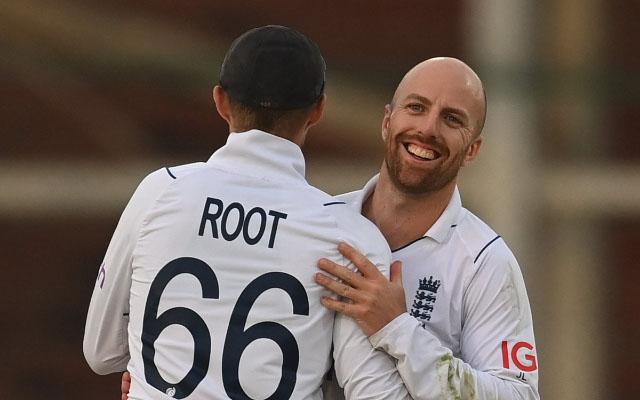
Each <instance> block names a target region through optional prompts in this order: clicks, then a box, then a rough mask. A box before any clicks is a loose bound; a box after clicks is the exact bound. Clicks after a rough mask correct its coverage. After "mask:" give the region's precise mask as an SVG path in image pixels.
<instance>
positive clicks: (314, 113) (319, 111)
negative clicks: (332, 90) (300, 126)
mask: <svg viewBox="0 0 640 400" xmlns="http://www.w3.org/2000/svg"><path fill="white" fill-rule="evenodd" d="M326 104H327V95H325V94H323V95H322V97H321V98H320V100H319V101H318V102H317V103H316V104H315V105H314V106H313V109H312V110H311V114H310V115H309V119H308V121H307V129H308V128H311V127H312V126H314V125H315V124H317V123H318V122H319V121H320V119H321V118H322V116H323V115H324V107H325V105H326Z"/></svg>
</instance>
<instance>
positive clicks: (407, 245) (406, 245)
mask: <svg viewBox="0 0 640 400" xmlns="http://www.w3.org/2000/svg"><path fill="white" fill-rule="evenodd" d="M428 237H429V236H423V237H420V238H417V239H416V240H414V241H412V242H409V243H407V244H405V245H404V246H401V247H398V248H397V249H394V250H391V252H392V253H395V252H396V251H400V250H402V249H404V248H405V247H409V246H411V245H412V244H414V243H415V242H417V241H420V240H422V239H426V238H428Z"/></svg>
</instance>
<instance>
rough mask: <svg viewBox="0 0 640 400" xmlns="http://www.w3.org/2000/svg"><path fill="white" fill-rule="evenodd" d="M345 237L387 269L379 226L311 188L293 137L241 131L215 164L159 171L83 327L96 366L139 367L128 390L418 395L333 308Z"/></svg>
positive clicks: (116, 248)
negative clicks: (321, 272)
mask: <svg viewBox="0 0 640 400" xmlns="http://www.w3.org/2000/svg"><path fill="white" fill-rule="evenodd" d="M339 241H346V242H349V243H351V244H353V245H354V246H356V247H357V248H359V249H361V250H362V251H364V252H365V253H366V254H367V255H368V256H369V257H371V258H372V260H373V261H374V263H375V264H376V265H377V266H378V267H379V268H380V269H381V271H383V273H385V274H388V265H389V261H390V252H389V249H388V247H387V245H386V242H385V241H384V238H383V237H382V235H381V234H380V233H379V232H378V231H377V229H376V228H375V227H374V226H373V224H371V223H370V222H369V221H367V220H366V219H365V218H363V217H362V216H360V215H359V214H358V213H355V212H353V210H352V209H350V208H348V207H347V206H346V205H345V204H344V203H340V202H335V201H334V199H333V198H332V197H331V196H330V195H328V194H326V193H324V192H322V191H320V190H318V189H316V188H314V187H312V186H310V185H309V184H308V183H307V181H306V180H305V178H304V158H303V156H302V152H301V151H300V148H299V147H298V146H297V145H295V144H294V143H292V142H290V141H288V140H285V139H282V138H279V137H276V136H273V135H270V134H268V133H265V132H262V131H257V130H253V131H248V132H243V133H233V134H230V135H229V138H228V140H227V143H226V145H225V146H223V147H222V148H220V149H219V150H218V151H216V152H215V153H214V154H213V156H212V157H211V158H210V159H209V160H208V161H207V162H206V163H195V164H188V165H184V166H179V167H172V168H164V169H160V170H158V171H156V172H154V173H152V174H150V175H149V176H147V177H146V178H145V179H144V180H143V181H142V183H141V184H140V185H139V187H138V189H137V190H136V192H135V193H134V195H133V197H132V198H131V200H130V202H129V204H128V205H127V207H126V209H125V211H124V212H123V215H122V217H121V219H120V221H119V223H118V226H117V228H116V230H115V233H114V235H113V238H112V240H111V242H110V244H109V247H108V250H107V253H106V255H105V258H104V262H103V263H102V265H101V266H100V268H99V273H98V279H97V281H96V284H95V287H94V292H93V296H92V298H91V303H90V307H89V312H88V316H87V322H86V327H85V337H84V352H85V357H86V358H87V361H88V362H89V364H90V366H91V367H92V369H94V370H95V371H96V372H97V373H101V374H106V373H112V372H119V371H124V370H125V369H127V370H129V372H130V373H131V389H130V392H129V399H131V400H137V399H168V398H176V399H229V398H231V399H266V398H268V399H321V398H322V392H321V390H320V386H321V382H322V379H323V377H324V375H325V374H326V372H327V370H328V369H329V367H330V364H331V356H332V353H331V346H332V342H333V346H334V351H333V357H334V359H335V370H336V373H337V376H338V380H339V382H340V383H341V384H343V385H345V393H346V395H347V396H348V397H350V398H353V399H356V398H371V399H373V398H375V399H397V398H405V397H407V396H408V395H407V392H406V389H405V387H404V385H403V383H402V380H401V378H400V376H399V375H398V373H397V371H396V369H395V365H394V362H393V360H392V359H391V358H390V357H388V355H386V354H384V353H383V352H379V351H376V350H374V349H373V348H372V346H371V344H370V343H369V341H368V339H367V337H366V336H364V335H363V333H362V332H361V331H360V329H359V328H358V327H357V325H356V324H355V323H354V322H353V321H351V320H350V319H349V318H346V317H342V316H336V315H335V314H334V313H333V312H330V311H329V310H327V309H326V308H325V307H323V306H322V305H321V304H320V297H321V296H323V295H325V296H326V295H329V292H328V291H326V290H325V289H324V288H322V287H321V286H319V285H317V284H316V283H315V282H314V280H313V275H314V273H316V272H317V271H318V269H317V261H318V260H319V259H320V258H321V257H326V258H328V259H330V260H333V261H335V262H342V263H344V262H345V259H344V258H343V257H342V256H341V255H340V253H339V252H338V250H337V244H338V242H339Z"/></svg>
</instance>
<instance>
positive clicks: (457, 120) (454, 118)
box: [444, 114, 462, 126]
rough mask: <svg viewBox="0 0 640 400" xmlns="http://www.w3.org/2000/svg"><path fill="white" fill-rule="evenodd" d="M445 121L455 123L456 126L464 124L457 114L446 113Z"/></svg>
mask: <svg viewBox="0 0 640 400" xmlns="http://www.w3.org/2000/svg"><path fill="white" fill-rule="evenodd" d="M444 119H445V121H447V123H449V124H450V125H455V126H460V125H462V121H461V120H460V118H458V117H457V116H455V115H454V114H446V115H445V116H444Z"/></svg>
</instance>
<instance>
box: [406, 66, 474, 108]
mask: <svg viewBox="0 0 640 400" xmlns="http://www.w3.org/2000/svg"><path fill="white" fill-rule="evenodd" d="M411 95H418V96H421V97H424V98H426V99H428V100H429V101H430V102H431V103H434V104H439V105H441V106H442V107H447V108H455V109H460V110H461V111H464V112H466V113H467V114H469V116H470V117H471V118H479V117H480V116H481V114H482V109H483V105H484V95H483V94H482V84H481V83H480V81H479V80H478V78H477V77H476V76H475V75H474V74H473V73H470V72H469V71H466V70H464V69H463V68H459V67H457V66H454V67H451V66H449V67H447V66H445V65H430V66H422V67H420V68H414V69H413V70H411V71H409V73H407V75H406V76H405V77H404V79H403V80H402V82H401V83H400V85H399V86H398V90H397V91H396V96H395V98H396V101H398V102H402V101H404V100H406V99H407V98H408V97H409V96H411Z"/></svg>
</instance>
